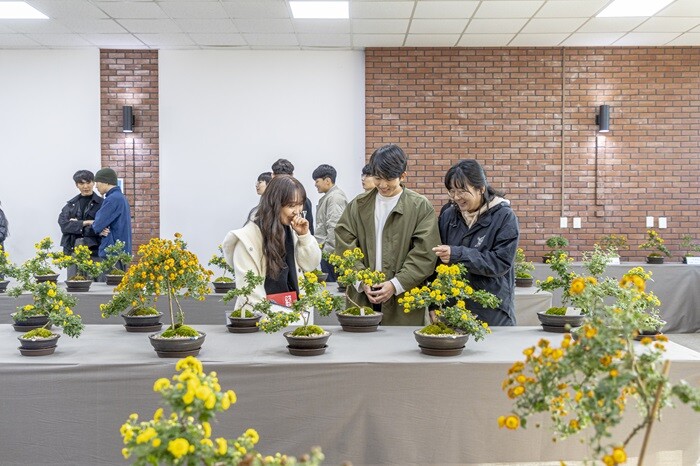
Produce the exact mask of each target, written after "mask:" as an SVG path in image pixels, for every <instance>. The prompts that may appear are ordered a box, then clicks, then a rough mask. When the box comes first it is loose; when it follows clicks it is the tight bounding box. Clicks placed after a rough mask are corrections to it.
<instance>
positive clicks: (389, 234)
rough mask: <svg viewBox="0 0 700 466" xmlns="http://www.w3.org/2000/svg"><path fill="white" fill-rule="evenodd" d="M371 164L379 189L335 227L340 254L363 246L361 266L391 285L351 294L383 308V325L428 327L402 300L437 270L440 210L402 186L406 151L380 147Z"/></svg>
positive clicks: (357, 203) (361, 197)
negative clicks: (406, 310)
mask: <svg viewBox="0 0 700 466" xmlns="http://www.w3.org/2000/svg"><path fill="white" fill-rule="evenodd" d="M370 164H371V166H372V171H373V174H374V176H375V177H376V178H377V185H376V187H375V188H374V189H372V190H371V191H368V192H366V193H363V194H360V195H359V196H357V197H356V198H355V199H353V200H352V201H351V202H350V203H349V204H348V206H347V207H346V209H345V212H344V213H343V215H342V216H341V217H340V220H339V221H338V224H337V225H336V227H335V236H336V254H342V253H343V252H344V251H345V250H347V249H353V248H355V247H359V248H360V249H361V250H362V252H363V253H364V254H365V258H364V259H363V263H362V264H358V268H365V267H369V268H371V269H375V270H381V271H382V272H384V273H385V274H386V278H387V281H386V282H383V283H381V284H379V285H378V286H376V287H373V288H369V287H366V286H364V285H361V286H360V287H359V291H358V290H356V289H355V288H353V287H350V288H349V289H348V291H349V293H350V296H351V298H352V299H353V300H355V301H356V302H358V303H359V304H362V305H368V306H372V305H374V307H375V308H378V307H379V306H381V311H382V312H383V313H384V317H383V319H382V324H383V325H423V323H424V315H423V314H419V313H415V311H414V312H412V313H409V314H406V313H404V312H403V308H402V307H400V306H399V305H398V303H397V300H398V298H399V296H400V295H401V294H403V293H404V292H405V291H408V290H410V289H411V288H413V287H416V286H421V285H423V284H424V283H425V281H426V279H427V278H428V277H430V276H431V275H432V273H433V272H434V271H435V266H436V258H435V253H433V252H432V248H433V247H435V246H436V245H438V244H440V234H439V232H438V227H437V217H436V216H435V209H434V208H433V206H432V204H431V203H430V201H428V200H427V199H426V198H425V197H424V196H422V195H420V194H418V193H416V192H415V191H411V190H410V189H406V188H404V187H403V185H402V184H401V182H402V181H403V180H404V179H405V177H406V165H407V160H406V155H405V154H404V153H403V150H401V148H399V147H398V146H395V145H387V146H384V147H381V148H379V149H377V150H376V151H375V152H374V153H373V154H372V158H371V159H370ZM378 231H379V232H380V233H379V235H377V232H378ZM378 251H381V256H380V257H378V256H379V254H378Z"/></svg>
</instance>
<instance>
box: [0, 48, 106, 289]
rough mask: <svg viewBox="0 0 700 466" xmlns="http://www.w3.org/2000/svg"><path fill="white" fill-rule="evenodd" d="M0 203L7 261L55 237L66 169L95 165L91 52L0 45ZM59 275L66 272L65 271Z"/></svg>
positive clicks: (95, 78) (95, 58)
mask: <svg viewBox="0 0 700 466" xmlns="http://www.w3.org/2000/svg"><path fill="white" fill-rule="evenodd" d="M0 102H1V103H2V109H1V111H0V201H1V202H2V209H3V210H4V211H5V214H6V215H7V218H8V220H9V222H10V237H9V238H8V239H7V241H6V242H5V247H6V248H7V251H8V252H9V253H10V258H11V259H12V260H13V261H14V262H18V263H21V262H23V261H24V260H26V259H28V258H29V257H31V256H33V255H34V243H36V242H37V241H39V240H40V239H41V238H43V237H45V236H50V237H51V238H52V239H53V240H54V242H55V243H58V242H59V241H60V239H61V232H60V228H59V226H58V223H57V219H58V214H59V213H60V212H61V209H62V208H63V206H64V205H65V203H66V201H67V200H68V199H70V198H71V197H73V196H74V195H76V194H77V193H78V191H77V188H76V187H75V184H74V183H73V173H75V172H76V171H77V170H80V169H87V170H91V171H93V172H95V171H96V170H98V169H99V168H100V67H99V51H98V50H65V51H64V50H47V51H38V50H31V51H30V50H0ZM64 276H65V271H64Z"/></svg>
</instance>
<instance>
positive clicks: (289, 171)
mask: <svg viewBox="0 0 700 466" xmlns="http://www.w3.org/2000/svg"><path fill="white" fill-rule="evenodd" d="M272 173H273V174H274V175H275V176H276V175H294V165H293V164H292V162H290V161H289V160H287V159H279V160H278V161H277V162H275V163H273V164H272Z"/></svg>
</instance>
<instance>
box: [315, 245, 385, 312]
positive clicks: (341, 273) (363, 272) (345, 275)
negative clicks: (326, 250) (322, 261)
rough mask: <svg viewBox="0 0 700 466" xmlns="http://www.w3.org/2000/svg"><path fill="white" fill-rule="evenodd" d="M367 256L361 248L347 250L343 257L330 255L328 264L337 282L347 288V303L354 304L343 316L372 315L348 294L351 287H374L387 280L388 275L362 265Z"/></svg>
mask: <svg viewBox="0 0 700 466" xmlns="http://www.w3.org/2000/svg"><path fill="white" fill-rule="evenodd" d="M364 257H365V255H364V253H363V252H362V250H361V249H360V248H354V249H347V250H346V251H344V252H343V254H342V256H340V255H338V254H329V255H328V259H327V261H328V263H329V264H331V265H332V266H333V268H334V269H335V273H336V275H337V277H336V280H337V282H338V283H339V284H340V285H343V286H344V287H345V299H346V302H350V303H352V306H350V307H349V308H347V309H345V310H344V311H343V312H342V314H350V315H362V316H364V315H372V314H374V313H375V312H374V310H373V309H372V308H370V307H367V306H361V305H359V304H358V303H356V302H355V301H353V299H352V298H350V294H349V293H348V289H349V288H350V287H351V286H355V284H356V283H358V282H362V283H363V284H364V285H367V286H372V285H376V284H378V283H381V282H383V281H384V280H386V275H384V273H383V272H378V271H376V270H373V269H370V268H365V267H363V265H362V259H364Z"/></svg>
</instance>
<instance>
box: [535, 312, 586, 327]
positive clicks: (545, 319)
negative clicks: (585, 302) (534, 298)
mask: <svg viewBox="0 0 700 466" xmlns="http://www.w3.org/2000/svg"><path fill="white" fill-rule="evenodd" d="M537 318H538V319H540V322H541V323H542V325H546V326H549V327H564V326H565V325H567V324H568V325H570V326H572V327H580V326H581V324H582V323H583V319H584V318H585V316H584V315H581V314H574V315H568V314H567V315H563V316H558V315H550V314H545V313H544V312H538V313H537Z"/></svg>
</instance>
